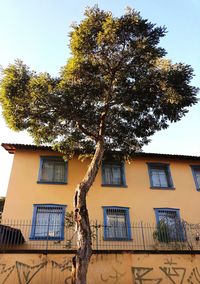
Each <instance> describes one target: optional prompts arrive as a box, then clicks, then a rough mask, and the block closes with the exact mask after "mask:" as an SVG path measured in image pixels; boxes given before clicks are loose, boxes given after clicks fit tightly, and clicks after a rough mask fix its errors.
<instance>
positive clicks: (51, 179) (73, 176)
mask: <svg viewBox="0 0 200 284" xmlns="http://www.w3.org/2000/svg"><path fill="white" fill-rule="evenodd" d="M2 146H3V147H4V148H5V150H7V151H8V153H10V154H14V160H13V166H12V171H11V176H10V182H9V186H8V192H7V196H6V202H5V207H4V213H3V219H7V220H13V218H15V219H17V220H23V219H26V220H30V222H31V228H30V232H29V240H45V239H47V238H48V240H64V238H65V236H64V223H65V214H66V212H71V211H72V210H73V194H74V189H75V186H76V185H77V184H78V183H79V182H80V181H81V179H82V177H83V176H84V173H85V172H86V170H87V166H88V163H89V161H88V160H85V161H84V162H82V161H80V160H78V159H77V158H76V157H75V158H74V159H73V160H70V161H68V162H65V161H64V160H63V159H62V157H61V155H60V154H59V153H56V152H53V151H52V150H51V148H50V147H46V146H40V147H37V146H34V145H24V144H2ZM199 190H200V157H195V156H183V155H168V154H152V153H151V154H150V153H137V154H135V156H134V158H133V160H132V161H131V162H130V163H125V162H124V161H113V160H112V161H111V160H106V161H104V162H103V164H102V167H101V170H100V171H99V173H98V176H97V178H96V180H95V182H94V184H93V186H92V188H91V189H90V191H89V194H88V197H87V198H88V209H89V214H90V219H91V220H92V222H97V223H98V224H101V236H100V238H103V240H104V243H105V241H107V240H112V241H115V240H118V241H121V243H122V242H123V241H129V240H132V239H133V235H134V230H133V228H132V224H140V225H141V224H151V228H152V232H151V235H154V237H155V234H156V231H155V229H154V227H152V226H154V225H153V224H157V225H158V224H160V222H162V221H164V222H165V223H168V224H170V227H171V229H170V230H172V231H174V228H175V227H176V233H174V232H172V233H170V238H171V240H176V239H177V238H178V240H179V241H184V239H185V238H186V237H185V233H184V232H183V228H182V222H183V220H184V222H185V224H197V223H199V214H198V212H199V198H200V192H199ZM13 208H14V210H13ZM141 222H142V223H141ZM177 223H178V224H179V225H177ZM180 223H181V225H180ZM42 225H44V226H42ZM138 226H139V225H138ZM143 226H145V225H143ZM177 227H178V229H177ZM145 228H146V227H145ZM135 229H136V228H135ZM146 229H147V228H146ZM164 230H165V228H164ZM149 231H150V228H149ZM157 233H158V232H157ZM174 234H175V235H174ZM177 234H178V237H177ZM129 244H130V243H129Z"/></svg>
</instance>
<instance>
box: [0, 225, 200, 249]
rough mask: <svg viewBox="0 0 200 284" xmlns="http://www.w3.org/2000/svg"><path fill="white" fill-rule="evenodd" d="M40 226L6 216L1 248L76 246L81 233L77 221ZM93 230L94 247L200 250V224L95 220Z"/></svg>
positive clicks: (0, 226)
mask: <svg viewBox="0 0 200 284" xmlns="http://www.w3.org/2000/svg"><path fill="white" fill-rule="evenodd" d="M37 226H38V225H37ZM39 226H40V227H38V228H35V227H34V226H33V224H32V222H31V221H29V220H19V221H17V220H13V221H8V220H2V221H1V224H0V251H9V250H12V251H13V250H16V251H17V250H46V251H49V250H59V251H66V250H68V251H70V250H76V248H77V245H76V241H77V234H76V232H75V228H74V226H73V223H72V224H67V225H66V224H65V225H64V226H63V227H61V226H59V228H58V227H57V225H54V226H53V227H52V225H51V227H50V226H49V224H40V225H39ZM36 229H37V230H36ZM34 230H35V231H34ZM91 231H92V247H93V249H94V250H135V251H139V250H143V251H145V250H157V251H159V250H172V251H173V250H174V251H175V250H183V251H184V250H200V225H199V224H188V223H186V222H182V223H180V222H179V224H178V225H177V224H176V226H174V224H173V226H172V225H170V224H162V223H160V224H150V223H145V222H138V223H133V224H131V226H130V227H128V228H127V227H123V226H121V225H120V224H118V225H117V226H113V225H110V226H108V225H107V226H105V225H104V224H102V223H100V222H98V221H93V222H91Z"/></svg>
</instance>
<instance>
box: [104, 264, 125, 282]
mask: <svg viewBox="0 0 200 284" xmlns="http://www.w3.org/2000/svg"><path fill="white" fill-rule="evenodd" d="M112 270H113V273H112V274H110V275H109V276H108V277H105V276H104V277H103V275H102V274H101V280H102V281H103V282H108V281H109V280H112V283H121V282H120V279H121V278H122V277H123V276H124V275H125V274H126V272H124V273H120V272H119V271H117V269H115V268H114V267H112Z"/></svg>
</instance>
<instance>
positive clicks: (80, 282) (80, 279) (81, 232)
mask: <svg viewBox="0 0 200 284" xmlns="http://www.w3.org/2000/svg"><path fill="white" fill-rule="evenodd" d="M103 154H104V147H103V141H102V140H100V141H99V142H98V143H97V145H96V150H95V154H94V156H93V159H92V161H91V163H90V165H89V168H88V170H87V173H86V175H85V177H84V179H83V180H82V182H81V183H80V184H78V186H77V187H76V190H75V195H74V208H75V222H76V231H77V237H78V249H77V253H76V255H75V256H74V257H73V260H72V282H71V283H72V284H86V283H87V279H86V278H87V270H88V265H89V262H90V258H91V255H92V238H91V229H90V221H89V214H88V210H87V204H86V195H87V192H88V191H89V189H90V187H91V186H92V184H93V182H94V180H95V177H96V175H97V173H98V170H99V167H100V165H101V161H102V157H103Z"/></svg>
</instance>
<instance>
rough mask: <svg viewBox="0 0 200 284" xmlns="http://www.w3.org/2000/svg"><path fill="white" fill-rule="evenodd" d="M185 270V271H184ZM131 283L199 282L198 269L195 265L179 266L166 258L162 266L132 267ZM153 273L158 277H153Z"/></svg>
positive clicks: (199, 272) (199, 274) (174, 283)
mask: <svg viewBox="0 0 200 284" xmlns="http://www.w3.org/2000/svg"><path fill="white" fill-rule="evenodd" d="M186 272H187V273H186ZM132 274H133V283H135V284H147V283H152V284H159V283H165V280H166V279H167V281H168V282H167V283H172V284H184V283H188V284H198V283H199V284H200V270H198V268H197V267H193V268H190V269H188V268H187V267H183V266H179V265H178V264H177V263H176V262H174V261H173V260H172V258H171V259H166V260H165V262H164V264H163V265H162V266H158V267H139V266H137V267H132ZM155 274H156V275H158V276H159V277H156V278H155Z"/></svg>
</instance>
